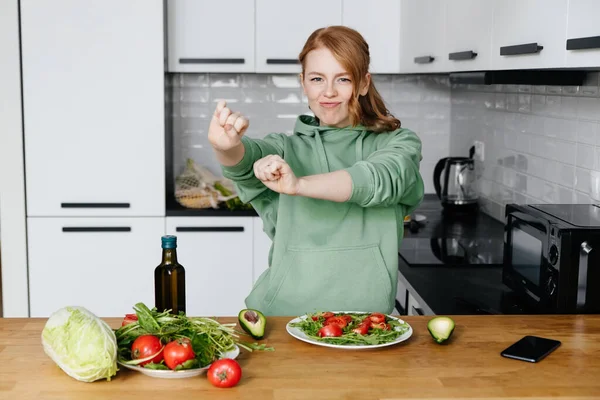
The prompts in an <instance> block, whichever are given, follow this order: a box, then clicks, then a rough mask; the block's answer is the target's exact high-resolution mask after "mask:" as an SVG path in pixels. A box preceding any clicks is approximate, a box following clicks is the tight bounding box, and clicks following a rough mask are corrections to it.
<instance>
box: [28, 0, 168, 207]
mask: <svg viewBox="0 0 600 400" xmlns="http://www.w3.org/2000/svg"><path fill="white" fill-rule="evenodd" d="M163 38H164V31H163V2H162V1H161V0H126V1H123V0H103V1H99V2H95V3H94V5H93V6H90V4H89V3H88V2H80V1H74V0H55V1H51V2H47V1H40V0H22V1H21V40H22V68H23V110H24V111H23V113H24V121H23V122H24V131H25V135H24V137H25V167H26V176H27V182H26V189H27V212H28V215H29V216H146V217H149V216H164V214H165V205H164V203H165V200H164V199H165V188H164V185H165V179H164V174H165V148H164V140H165V134H164V129H165V128H164V127H165V117H164V109H165V103H164V91H165V89H164V48H163V47H164V45H163Z"/></svg>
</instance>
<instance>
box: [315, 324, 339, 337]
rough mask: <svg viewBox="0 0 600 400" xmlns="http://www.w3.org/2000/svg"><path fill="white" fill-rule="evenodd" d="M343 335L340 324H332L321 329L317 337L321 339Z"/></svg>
mask: <svg viewBox="0 0 600 400" xmlns="http://www.w3.org/2000/svg"><path fill="white" fill-rule="evenodd" d="M342 333H343V332H342V328H341V327H340V326H339V325H338V324H331V325H326V326H324V327H322V328H321V329H319V332H318V333H317V335H319V337H336V336H342Z"/></svg>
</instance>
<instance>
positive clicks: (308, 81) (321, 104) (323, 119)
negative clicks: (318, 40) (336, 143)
mask: <svg viewBox="0 0 600 400" xmlns="http://www.w3.org/2000/svg"><path fill="white" fill-rule="evenodd" d="M369 79H370V76H369V74H367V76H365V79H363V84H362V85H361V86H362V87H361V88H360V94H361V95H365V94H366V93H367V89H368V85H369ZM301 81H302V88H303V89H304V94H305V95H306V97H307V98H308V105H309V107H310V109H311V110H312V112H313V113H314V114H315V116H316V117H317V118H318V119H319V122H320V124H321V125H326V126H334V127H337V128H343V127H346V126H349V125H351V124H352V121H351V118H350V113H349V111H348V105H349V103H350V100H351V99H352V96H353V93H352V92H353V82H352V76H351V74H350V73H349V72H348V71H346V69H345V68H344V67H343V66H342V65H341V64H340V63H339V62H338V61H337V60H336V59H335V57H334V55H333V54H332V53H331V51H329V49H327V48H325V47H320V48H317V49H315V50H312V51H310V52H309V53H308V54H307V56H306V60H305V65H304V73H303V74H302V75H301Z"/></svg>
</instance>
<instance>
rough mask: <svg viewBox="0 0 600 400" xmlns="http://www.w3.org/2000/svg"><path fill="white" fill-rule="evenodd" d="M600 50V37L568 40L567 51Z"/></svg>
mask: <svg viewBox="0 0 600 400" xmlns="http://www.w3.org/2000/svg"><path fill="white" fill-rule="evenodd" d="M586 49H600V36H589V37H581V38H574V39H567V50H586Z"/></svg>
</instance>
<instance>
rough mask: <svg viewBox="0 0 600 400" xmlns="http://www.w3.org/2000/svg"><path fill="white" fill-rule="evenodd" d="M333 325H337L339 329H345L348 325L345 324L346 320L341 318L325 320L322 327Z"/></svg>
mask: <svg viewBox="0 0 600 400" xmlns="http://www.w3.org/2000/svg"><path fill="white" fill-rule="evenodd" d="M333 324H335V325H339V326H340V328H345V327H346V325H348V322H346V320H345V319H344V318H341V317H329V318H327V319H326V320H325V322H323V325H324V326H327V325H333Z"/></svg>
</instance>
